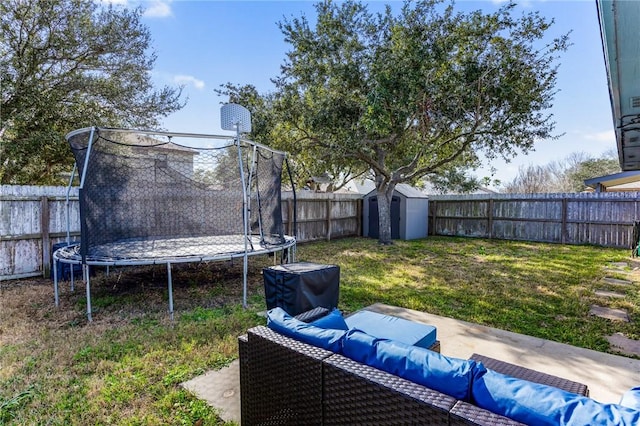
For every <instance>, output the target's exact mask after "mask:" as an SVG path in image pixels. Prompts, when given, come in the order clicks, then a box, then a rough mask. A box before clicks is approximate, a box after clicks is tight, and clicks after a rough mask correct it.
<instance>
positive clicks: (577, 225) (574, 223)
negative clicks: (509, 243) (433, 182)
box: [429, 192, 640, 248]
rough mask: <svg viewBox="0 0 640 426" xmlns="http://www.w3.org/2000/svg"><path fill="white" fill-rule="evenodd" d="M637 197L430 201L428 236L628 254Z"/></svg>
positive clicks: (639, 203)
mask: <svg viewBox="0 0 640 426" xmlns="http://www.w3.org/2000/svg"><path fill="white" fill-rule="evenodd" d="M638 220H640V193H638V192H602V193H567V194H532V195H516V194H492V195H467V196H431V197H430V198H429V221H430V223H429V230H430V233H431V235H451V236H454V235H455V236H470V237H480V238H497V239H506V240H526V241H539V242H550V243H562V244H593V245H599V246H607V247H617V248H630V247H631V246H632V244H633V243H634V241H633V228H634V222H635V221H638Z"/></svg>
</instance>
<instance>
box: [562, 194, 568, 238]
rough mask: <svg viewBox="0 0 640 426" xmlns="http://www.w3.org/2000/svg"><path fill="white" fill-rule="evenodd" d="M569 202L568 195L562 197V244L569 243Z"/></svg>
mask: <svg viewBox="0 0 640 426" xmlns="http://www.w3.org/2000/svg"><path fill="white" fill-rule="evenodd" d="M567 204H569V200H568V199H567V197H562V224H561V225H560V226H561V228H560V233H561V234H560V242H561V243H562V244H566V243H567V232H568V229H567Z"/></svg>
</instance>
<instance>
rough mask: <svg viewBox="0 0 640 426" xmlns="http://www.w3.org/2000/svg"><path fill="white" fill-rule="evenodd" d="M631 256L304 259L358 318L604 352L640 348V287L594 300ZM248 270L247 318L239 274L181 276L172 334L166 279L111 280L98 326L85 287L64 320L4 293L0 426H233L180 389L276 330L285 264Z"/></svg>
mask: <svg viewBox="0 0 640 426" xmlns="http://www.w3.org/2000/svg"><path fill="white" fill-rule="evenodd" d="M629 254H630V253H629V251H628V250H616V249H605V248H598V247H589V246H562V245H551V244H539V243H528V242H513V241H493V240H481V239H465V238H444V237H443V238H440V237H430V238H427V239H424V240H419V241H411V242H406V241H399V242H396V244H394V245H392V246H379V245H378V244H377V242H376V241H374V240H370V239H362V238H351V239H344V240H338V241H333V242H330V243H326V242H321V243H311V244H304V245H301V246H299V247H298V253H297V255H298V260H300V261H312V262H318V263H332V264H337V265H339V266H340V268H341V285H340V306H339V307H340V308H341V309H342V310H344V311H346V312H347V313H348V312H353V311H355V310H358V309H360V308H362V307H365V306H367V305H370V304H372V303H377V302H382V303H387V304H391V305H397V306H402V307H407V308H411V309H416V310H420V311H425V312H429V313H432V314H437V315H443V316H448V317H452V318H456V319H461V320H466V321H470V322H475V323H479V324H484V325H488V326H491V327H497V328H501V329H504V330H510V331H514V332H517V333H523V334H528V335H531V336H536V337H541V338H545V339H550V340H555V341H559V342H563V343H568V344H571V345H575V346H581V347H585V348H590V349H595V350H598V351H604V352H606V351H609V346H608V343H607V341H606V340H605V338H604V337H605V336H607V335H610V334H613V333H616V332H620V333H624V334H625V335H626V336H627V337H630V338H635V339H640V319H639V314H640V309H639V307H640V294H639V292H638V286H637V285H634V286H631V287H628V288H623V289H619V288H616V290H618V291H624V292H626V297H625V298H623V299H616V300H609V301H602V300H600V299H598V298H597V297H596V296H595V295H594V291H595V290H598V289H607V287H606V286H605V285H604V284H603V283H602V282H601V279H602V278H603V277H604V276H605V274H606V270H605V267H606V266H607V265H608V264H610V263H611V262H619V261H628V260H630V258H629ZM250 264H251V266H250V269H249V272H250V279H249V291H250V295H249V302H250V303H249V305H250V306H249V308H248V309H247V310H243V309H242V308H241V305H240V302H241V297H242V292H241V282H242V273H241V271H242V265H241V264H240V262H237V261H236V262H234V263H212V264H208V265H176V266H174V271H173V280H174V298H175V309H176V317H175V321H173V322H171V321H169V319H168V315H167V313H166V311H167V290H166V268H164V267H157V268H154V267H145V268H135V269H134V268H128V269H126V268H125V269H118V270H115V271H112V272H111V274H110V275H109V276H108V277H105V276H103V275H102V274H101V273H99V274H98V276H97V277H96V278H95V279H94V280H93V281H92V289H93V292H92V294H93V302H94V306H93V307H94V321H93V323H90V324H89V323H87V321H86V318H85V316H84V310H85V308H86V306H85V299H84V286H83V285H82V283H78V289H77V290H76V292H74V293H71V292H69V290H68V286H67V285H65V286H64V289H63V291H62V295H61V301H62V303H61V307H60V308H59V309H56V308H55V307H54V306H53V289H52V285H51V282H50V281H48V280H21V281H12V282H3V283H0V424H16V425H18V424H19V425H22V424H43V425H44V424H47V425H84V424H91V425H93V424H104V425H106V424H123V425H157V424H171V425H181V424H184V425H194V424H196V425H208V424H221V423H222V421H221V420H220V419H219V418H218V416H217V415H216V412H215V410H213V409H212V408H210V407H208V406H207V405H206V404H205V403H204V402H202V401H199V400H198V399H196V398H195V397H193V395H191V394H189V393H188V392H186V391H185V390H183V389H182V388H181V387H180V386H179V384H180V383H181V382H184V381H186V380H189V379H191V378H193V377H195V376H197V375H200V374H202V373H204V372H205V371H207V370H210V369H218V368H220V367H222V366H224V365H227V364H228V363H230V362H231V361H232V360H233V359H235V358H237V343H236V338H237V336H238V335H240V334H243V333H244V331H245V330H246V329H247V328H249V327H251V326H253V325H256V324H263V323H264V322H265V320H264V318H263V317H261V316H258V315H257V313H258V312H260V311H264V309H265V305H264V292H263V288H262V276H261V275H260V271H261V269H262V268H263V267H265V266H269V265H270V264H273V259H272V258H269V257H266V256H265V257H264V258H255V259H251V261H250ZM609 275H611V274H609ZM614 276H615V275H614ZM630 277H631V279H634V277H635V274H631V275H630V276H626V277H624V276H619V278H626V279H629V278H630ZM638 281H640V276H639V277H638ZM609 289H613V288H609ZM592 304H601V305H607V306H611V307H616V308H623V309H626V310H627V311H628V312H629V314H630V317H631V322H630V323H622V322H612V321H607V320H604V319H601V318H597V317H592V316H589V308H590V306H591V305H592Z"/></svg>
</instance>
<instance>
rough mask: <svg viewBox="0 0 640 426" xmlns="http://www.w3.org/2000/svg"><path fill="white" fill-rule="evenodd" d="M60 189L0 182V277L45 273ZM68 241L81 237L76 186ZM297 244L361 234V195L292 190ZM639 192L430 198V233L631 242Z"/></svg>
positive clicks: (289, 222) (285, 202) (62, 218)
mask: <svg viewBox="0 0 640 426" xmlns="http://www.w3.org/2000/svg"><path fill="white" fill-rule="evenodd" d="M66 192H67V188H65V187H38V186H10V185H4V186H0V280H6V279H13V278H23V277H29V276H38V275H44V276H47V275H48V274H49V271H50V268H51V260H50V259H51V250H52V247H53V244H55V243H58V242H63V241H65V240H66V237H67V234H66V232H67V225H66V224H67V208H66V203H65V196H66ZM70 195H71V198H70V203H69V218H70V223H71V228H70V230H71V235H70V236H71V239H72V240H77V239H79V235H80V232H79V230H80V220H79V216H80V215H79V206H78V197H77V189H75V188H73V189H72V192H71V193H70ZM296 198H297V200H296V201H297V203H296V205H297V208H296V219H297V229H296V232H295V234H296V235H297V238H298V241H299V242H306V241H315V240H332V239H335V238H341V237H349V236H358V235H361V233H362V231H361V230H362V220H363V217H362V196H361V195H358V194H326V193H314V192H310V191H299V192H298V193H297V197H296ZM293 206H294V202H293V194H292V193H290V192H289V193H287V192H284V193H283V194H282V216H283V220H284V226H285V233H286V234H288V235H293V234H294V229H293V217H294V211H293V210H294V209H293ZM638 220H640V193H636V192H633V193H630V192H624V193H623V192H615V193H614V192H611V193H609V192H605V193H585V194H535V195H514V194H492V195H490V196H488V195H467V196H459V195H457V196H430V198H429V226H428V229H429V233H430V234H431V235H445V236H468V237H480V238H496V239H509V240H526V241H539V242H551V243H563V244H594V245H601V246H608V247H618V248H630V247H631V246H632V244H633V225H634V222H635V221H638Z"/></svg>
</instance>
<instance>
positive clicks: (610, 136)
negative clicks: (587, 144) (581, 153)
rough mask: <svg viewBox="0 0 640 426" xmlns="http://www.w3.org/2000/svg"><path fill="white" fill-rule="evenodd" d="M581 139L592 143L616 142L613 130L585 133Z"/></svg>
mask: <svg viewBox="0 0 640 426" xmlns="http://www.w3.org/2000/svg"><path fill="white" fill-rule="evenodd" d="M583 137H584V138H585V139H586V140H588V141H594V142H613V141H615V140H616V134H615V133H614V131H613V130H605V131H602V132H592V133H585V134H584V135H583Z"/></svg>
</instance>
